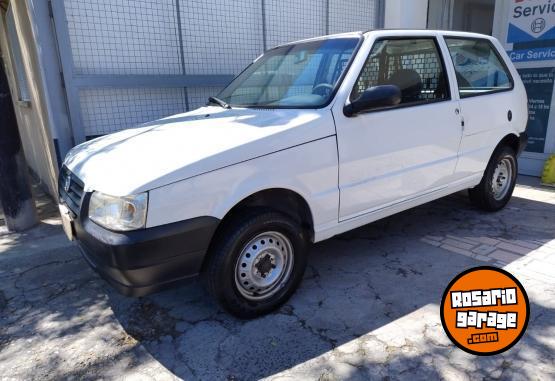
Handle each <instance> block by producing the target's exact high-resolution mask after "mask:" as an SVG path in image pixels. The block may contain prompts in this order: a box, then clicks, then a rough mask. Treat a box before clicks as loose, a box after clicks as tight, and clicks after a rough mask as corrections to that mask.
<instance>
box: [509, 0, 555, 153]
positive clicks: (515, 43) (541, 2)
mask: <svg viewBox="0 0 555 381" xmlns="http://www.w3.org/2000/svg"><path fill="white" fill-rule="evenodd" d="M499 1H500V0H498V3H499ZM501 1H502V2H503V3H505V4H504V6H505V7H506V8H505V9H507V8H508V10H507V14H506V19H505V20H506V24H505V25H506V28H507V29H506V31H507V34H506V37H507V38H506V40H505V46H506V48H508V52H507V53H508V55H509V57H510V58H511V60H512V61H513V62H514V63H515V66H516V67H517V70H518V72H519V74H520V76H521V78H522V81H523V83H524V86H525V87H526V92H527V94H528V112H529V118H528V125H527V132H528V136H529V139H528V146H527V147H526V151H527V152H534V153H540V154H543V153H544V151H545V149H546V136H547V135H548V129H549V128H554V126H552V125H553V123H552V122H550V112H551V103H552V98H553V85H554V79H555V0H501ZM505 1H506V2H505Z"/></svg>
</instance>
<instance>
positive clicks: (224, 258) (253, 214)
mask: <svg viewBox="0 0 555 381" xmlns="http://www.w3.org/2000/svg"><path fill="white" fill-rule="evenodd" d="M225 224H226V225H225V226H223V227H222V229H221V231H220V232H219V233H218V235H217V237H216V238H215V242H214V244H213V245H212V248H211V251H210V253H209V257H208V261H207V263H206V266H205V269H204V274H203V275H204V281H205V284H206V286H207V289H208V291H209V292H210V293H211V294H212V295H213V296H214V297H215V299H216V300H217V301H218V302H219V303H220V304H221V305H222V306H223V307H224V308H225V309H226V310H227V311H229V312H230V313H231V314H233V315H235V316H237V317H239V318H252V317H256V316H259V315H263V314H265V313H268V312H270V311H272V310H274V309H276V308H278V307H279V306H280V305H281V304H283V303H284V302H285V301H287V299H288V298H289V297H290V296H291V294H293V292H294V291H295V289H296V288H297V287H298V285H299V283H300V281H301V279H302V276H303V273H304V270H305V267H306V257H307V247H308V244H307V243H308V240H307V237H306V233H305V231H304V230H303V228H302V227H301V226H300V225H299V224H298V223H297V222H296V221H294V220H293V219H291V218H290V217H288V216H286V215H284V214H281V213H277V212H273V211H268V210H254V211H250V212H247V213H245V214H243V215H239V216H237V217H235V218H232V219H231V220H229V221H226V222H225Z"/></svg>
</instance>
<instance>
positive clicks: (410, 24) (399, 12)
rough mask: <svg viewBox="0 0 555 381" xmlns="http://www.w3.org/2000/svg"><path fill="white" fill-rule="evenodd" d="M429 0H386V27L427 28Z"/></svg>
mask: <svg viewBox="0 0 555 381" xmlns="http://www.w3.org/2000/svg"><path fill="white" fill-rule="evenodd" d="M427 19H428V0H410V1H407V0H385V18H384V26H385V28H389V29H393V28H404V29H426V26H427V25H426V24H427Z"/></svg>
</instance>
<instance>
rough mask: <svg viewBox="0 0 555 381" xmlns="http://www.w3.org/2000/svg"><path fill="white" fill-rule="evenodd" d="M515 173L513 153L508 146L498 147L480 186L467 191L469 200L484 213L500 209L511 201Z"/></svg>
mask: <svg viewBox="0 0 555 381" xmlns="http://www.w3.org/2000/svg"><path fill="white" fill-rule="evenodd" d="M517 173H518V164H517V159H516V153H515V151H514V150H513V149H512V148H511V147H508V146H502V147H499V148H498V149H497V150H495V152H494V153H493V155H492V157H491V159H490V162H489V163H488V166H487V167H486V170H485V172H484V176H483V177H482V181H481V182H480V184H478V185H477V186H476V187H474V188H472V189H469V196H470V200H471V201H472V202H473V203H474V204H475V205H476V206H478V207H479V208H481V209H483V210H486V211H490V212H495V211H498V210H500V209H502V208H503V207H504V206H505V205H507V203H508V202H509V200H510V199H511V196H512V194H513V190H514V188H515V185H516V176H517Z"/></svg>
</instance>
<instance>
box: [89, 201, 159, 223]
mask: <svg viewBox="0 0 555 381" xmlns="http://www.w3.org/2000/svg"><path fill="white" fill-rule="evenodd" d="M147 205H148V193H146V192H145V193H141V194H137V195H134V196H123V197H114V196H108V195H107V194H104V193H100V192H93V194H92V196H91V200H90V203H89V218H90V219H91V220H92V221H94V222H96V223H97V224H99V225H101V226H104V227H106V228H108V229H111V230H120V231H125V230H136V229H141V228H143V227H144V226H145V223H146V210H147Z"/></svg>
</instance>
